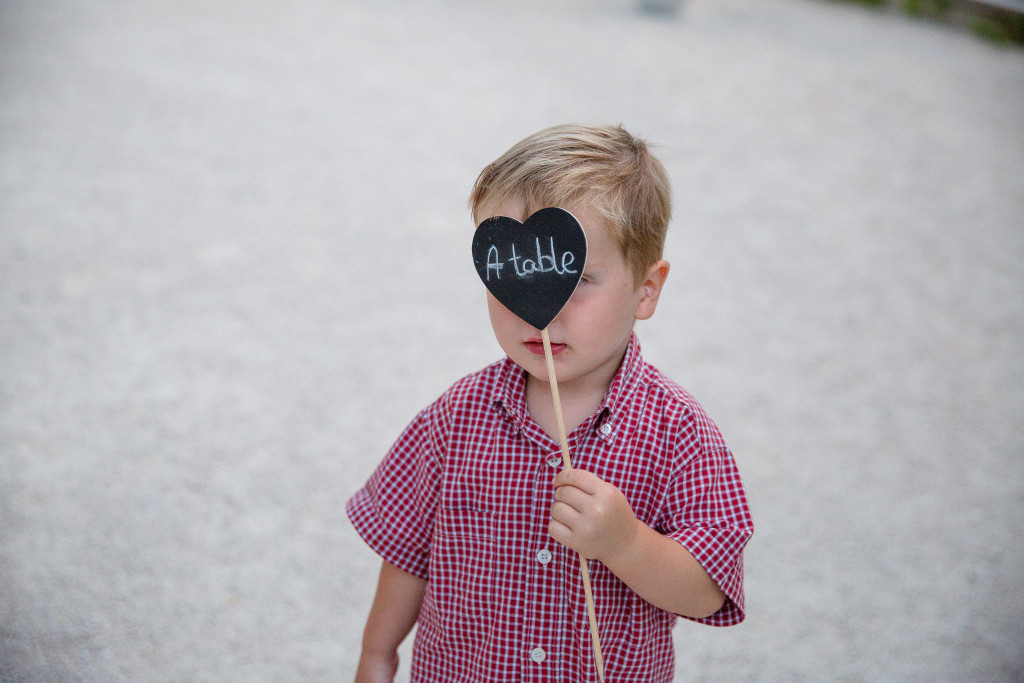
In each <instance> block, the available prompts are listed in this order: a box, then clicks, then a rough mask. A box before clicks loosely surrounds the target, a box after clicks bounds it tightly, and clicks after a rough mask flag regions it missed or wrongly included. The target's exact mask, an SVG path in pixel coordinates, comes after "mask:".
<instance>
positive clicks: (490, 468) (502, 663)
mask: <svg viewBox="0 0 1024 683" xmlns="http://www.w3.org/2000/svg"><path fill="white" fill-rule="evenodd" d="M524 392H525V377H524V373H523V370H522V369H521V368H519V367H518V366H517V365H515V364H514V363H513V362H512V361H510V360H509V359H508V358H506V359H504V360H503V361H501V362H498V363H495V364H493V365H491V366H489V367H487V368H485V369H483V370H481V371H479V372H476V373H474V374H472V375H469V376H468V377H465V378H463V379H462V380H460V381H459V382H457V383H456V384H455V385H453V386H452V387H451V388H450V389H449V390H448V391H447V392H445V394H444V395H442V396H441V398H440V399H438V400H437V401H436V402H435V403H433V404H432V405H430V406H429V407H427V408H426V409H425V410H424V411H423V412H421V413H420V414H419V416H417V417H416V419H415V420H413V422H412V423H411V424H410V425H409V426H408V427H407V428H406V430H405V432H404V433H403V434H402V435H401V437H400V438H399V439H398V441H397V442H395V444H394V446H393V447H392V448H391V451H390V452H389V453H388V455H387V457H386V458H385V459H384V461H383V462H382V463H381V464H380V465H379V466H378V468H377V470H376V471H375V472H374V473H373V475H372V476H371V478H370V480H369V481H368V482H367V484H366V486H365V487H364V488H363V489H361V490H360V491H358V492H357V493H356V494H355V495H354V496H353V497H352V498H351V499H350V500H349V501H348V505H347V510H348V514H349V517H350V519H351V520H352V523H353V525H354V526H355V528H356V530H357V531H358V532H359V534H360V535H361V536H362V537H363V539H364V540H365V541H366V542H367V543H368V544H369V545H370V546H371V547H372V548H373V549H374V550H375V551H376V552H377V553H378V554H380V555H381V556H382V557H383V558H384V559H385V560H387V561H388V562H390V563H392V564H394V565H396V566H397V567H399V568H400V569H402V570H404V571H406V572H408V573H410V574H413V575H415V576H418V577H421V578H423V579H427V580H428V584H427V591H426V595H425V597H424V600H423V606H422V608H421V610H420V615H419V626H418V629H417V632H416V640H415V643H414V646H413V662H412V673H413V680H414V681H472V682H474V683H476V682H479V681H564V682H566V683H570V682H571V683H576V682H578V681H597V671H596V667H595V665H594V658H593V654H592V652H591V642H590V632H589V626H588V621H587V612H586V602H585V598H584V593H583V587H582V583H581V579H580V570H579V560H578V559H577V556H576V553H575V552H574V551H572V550H570V549H568V548H566V547H564V546H561V545H559V544H558V543H557V542H555V541H554V540H553V539H552V538H551V537H550V536H549V535H548V531H547V528H548V518H549V514H550V509H551V505H552V503H553V502H554V488H553V487H552V485H551V479H552V478H553V477H554V475H555V473H556V472H557V471H558V470H559V469H560V468H561V466H562V461H561V453H560V450H559V445H558V443H557V442H556V441H555V440H553V439H551V438H550V437H549V436H548V435H547V434H545V433H544V432H543V431H542V430H541V429H540V427H539V426H538V425H537V424H536V423H535V422H534V421H533V420H532V419H531V418H530V417H529V414H528V412H527V408H526V398H525V393H524ZM569 448H570V451H571V453H572V462H573V467H575V468H579V469H584V470H587V471H589V472H592V473H594V474H596V475H597V476H599V477H600V478H601V479H603V480H605V481H607V482H609V483H612V484H614V485H615V486H617V487H618V488H619V489H620V490H621V491H622V492H623V493H624V494H625V496H626V498H627V499H628V500H629V503H630V505H631V506H632V508H633V512H634V513H635V514H636V515H637V517H638V518H639V519H640V520H641V521H643V522H644V523H646V524H647V525H649V526H651V527H652V528H654V529H655V530H657V531H659V532H661V533H663V534H666V535H668V536H670V537H671V538H674V539H676V540H677V541H678V542H679V543H681V544H682V545H683V546H684V547H685V548H686V549H687V550H688V551H689V552H690V553H691V554H692V555H693V556H694V557H695V558H696V559H697V560H698V561H699V562H700V563H701V565H702V566H703V567H704V569H705V570H706V571H707V572H708V574H710V576H711V578H712V579H714V580H715V582H716V583H717V584H718V585H719V586H720V587H721V588H722V590H723V591H724V592H725V594H726V596H727V600H726V603H725V605H724V606H723V607H722V609H721V610H719V611H718V612H717V613H715V614H713V615H711V616H710V617H707V618H706V619H698V620H697V621H700V622H703V623H707V624H712V625H716V626H726V625H730V624H735V623H738V622H740V621H742V619H743V616H744V607H743V560H742V550H743V547H744V545H745V544H746V543H747V541H748V540H749V539H750V536H751V534H752V533H753V523H752V521H751V517H750V512H749V510H748V508H747V502H746V496H745V494H744V491H743V485H742V484H741V482H740V477H739V473H738V472H737V470H736V465H735V462H734V461H733V458H732V455H731V453H730V452H729V450H728V448H727V447H726V445H725V442H724V441H723V439H722V436H721V434H720V433H719V431H718V429H717V428H716V427H715V425H714V423H713V422H712V421H711V419H710V418H709V417H708V416H707V415H706V414H705V413H704V411H703V409H702V408H701V407H700V406H699V405H698V404H697V402H696V401H695V400H694V399H693V397H692V396H690V395H689V394H688V393H686V392H685V391H684V390H683V389H681V388H680V387H679V386H678V385H676V384H675V383H673V382H672V381H671V380H669V379H668V378H666V377H665V376H664V375H662V374H661V373H660V372H659V371H658V370H656V369H655V368H654V367H652V366H650V365H648V364H647V363H646V362H644V361H643V359H642V358H641V355H640V346H639V343H638V341H637V339H636V337H635V336H634V337H633V339H632V340H631V342H630V345H629V348H628V350H627V351H626V355H625V358H624V360H623V362H622V365H621V367H620V368H619V371H618V373H617V374H616V376H615V378H614V379H613V381H612V384H611V386H610V387H609V390H608V393H607V395H606V396H605V399H604V402H603V404H602V406H601V408H600V409H599V410H598V411H597V413H596V414H595V415H593V416H592V417H591V418H590V419H589V420H586V421H584V422H583V424H581V425H580V426H579V427H578V428H577V429H576V430H575V431H574V432H573V433H572V434H571V435H570V436H569ZM589 564H590V576H591V581H592V584H593V589H594V601H595V603H596V609H597V620H598V631H599V634H600V638H601V650H602V654H603V656H604V665H605V675H606V679H607V680H608V681H610V682H613V683H614V682H618V681H645V682H648V681H650V682H655V681H669V680H671V679H672V675H673V668H674V653H673V648H672V638H671V628H672V626H673V624H674V623H675V620H676V616H675V615H673V614H670V613H668V612H666V611H664V610H661V609H658V608H656V607H654V606H652V605H651V604H650V603H648V602H647V601H645V600H643V599H642V598H640V597H639V596H638V595H637V594H636V593H634V592H633V591H632V590H630V589H629V588H628V587H627V586H626V585H625V584H623V583H622V582H621V581H619V579H618V578H617V577H616V576H615V575H614V574H612V573H611V572H610V571H609V570H608V569H606V568H605V567H604V565H602V564H601V563H600V562H597V561H594V560H591V561H590V563H589Z"/></svg>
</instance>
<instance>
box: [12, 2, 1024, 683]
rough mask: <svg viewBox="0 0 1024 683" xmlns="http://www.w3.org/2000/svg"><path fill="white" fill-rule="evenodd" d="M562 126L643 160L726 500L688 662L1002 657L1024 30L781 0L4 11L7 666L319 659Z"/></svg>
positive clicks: (1022, 511)
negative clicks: (734, 597) (1019, 34)
mask: <svg viewBox="0 0 1024 683" xmlns="http://www.w3.org/2000/svg"><path fill="white" fill-rule="evenodd" d="M568 121H604V122H613V123H614V122H623V123H624V124H625V125H626V126H627V127H628V128H630V129H631V130H633V131H634V132H636V133H638V134H640V135H642V136H645V137H647V138H649V139H650V140H651V141H653V142H655V143H657V144H658V145H659V154H660V156H661V157H662V158H663V160H664V161H665V163H666V165H667V166H668V168H669V172H670V174H671V175H672V178H673V182H674V186H675V193H676V212H675V218H674V221H673V227H672V231H671V234H670V239H669V244H668V248H667V250H668V254H667V256H668V258H669V259H670V260H671V261H672V263H673V271H672V276H671V278H670V280H669V284H668V286H667V289H666V292H665V294H664V296H663V298H662V303H661V306H660V308H659V311H658V314H657V315H656V316H655V317H654V318H653V319H652V320H651V321H648V322H645V323H643V324H642V325H641V326H640V328H639V333H640V336H641V339H642V340H643V343H644V350H645V354H646V356H647V357H648V359H649V360H651V361H652V362H654V363H655V364H656V365H658V366H659V367H661V369H663V370H665V371H666V372H667V373H668V374H669V375H671V376H672V377H674V378H675V379H677V380H678V381H680V382H681V383H682V384H683V385H684V386H686V387H688V388H689V389H690V390H691V391H692V392H693V393H694V394H695V395H696V396H697V397H698V398H699V399H700V400H701V401H702V403H703V404H704V405H705V407H706V408H707V409H708V410H709V412H710V413H711V415H712V416H714V417H715V418H716V420H717V421H718V422H719V425H720V427H721V428H722V431H723V432H724V434H725V436H726V438H727V439H728V440H729V442H730V444H731V445H732V446H733V448H734V450H735V453H736V458H737V460H738V462H739V464H740V468H741V472H742V473H743V475H744V479H745V482H746V485H747V488H748V492H749V495H750V499H751V504H752V507H753V511H754V515H755V522H756V524H757V533H756V534H755V536H754V539H753V541H752V542H751V544H750V546H749V547H748V551H747V553H746V563H747V585H746V588H747V596H748V610H749V615H748V618H747V621H746V622H745V623H744V624H742V625H740V626H738V627H734V628H729V629H712V628H708V627H702V626H697V625H694V624H690V623H681V624H680V625H679V627H678V628H677V630H676V636H677V645H678V647H677V650H678V680H680V681H718V680H723V681H929V682H931V681H964V680H979V681H981V680H983V681H1012V680H1024V621H1022V619H1021V615H1022V614H1024V592H1022V591H1021V585H1022V573H1024V570H1022V567H1024V545H1022V543H1021V540H1020V529H1021V528H1022V527H1024V462H1022V452H1024V414H1022V413H1024V265H1022V257H1024V222H1022V219H1021V215H1022V209H1024V51H1021V50H1020V49H1017V48H1005V47H998V46H994V45H992V44H989V43H986V42H983V41H980V40H977V39H975V38H972V37H970V36H968V35H964V34H961V33H958V32H955V31H952V30H950V29H947V28H943V27H941V26H937V25H934V24H928V23H923V22H915V21H913V20H910V19H907V18H905V17H901V16H899V15H894V14H886V13H876V12H871V11H868V10H865V9H863V8H860V7H857V6H853V5H847V4H834V3H827V2H826V3H821V2H812V1H810V0H692V1H691V2H689V3H688V4H687V5H686V7H685V10H684V11H683V12H682V13H681V14H679V15H677V16H674V17H673V16H655V15H652V14H650V13H644V12H641V11H639V10H638V9H637V8H636V7H634V6H633V5H632V4H630V3H628V2H613V1H610V0H609V1H604V0H588V1H587V2H583V1H582V0H579V1H574V0H551V1H545V2H541V0H525V1H523V2H516V3H499V2H496V1H494V0H480V1H477V2H470V1H469V0H450V1H448V2H445V1H443V0H408V1H405V0H381V1H380V2H374V3H371V2H355V1H353V2H341V1H339V0H297V1H296V2H293V3H287V4H278V3H253V2H241V1H240V0H225V1H224V2H217V3H206V2H198V1H196V0H176V1H175V2H160V1H158V0H140V1H137V2H127V0H113V1H104V2H100V1H96V2H86V1H85V0H79V1H75V0H68V1H66V2H62V1H59V0H54V1H41V2H28V1H27V0H8V1H6V2H3V3H2V4H0V680H2V681H5V682H7V681H10V682H15V681H17V682H22V681H26V682H36V681H39V682H42V681H88V682H103V683H106V682H108V681H292V680H294V681H329V680H349V679H351V677H352V673H353V671H354V667H355V664H356V661H357V657H358V651H359V640H360V631H361V628H362V623H363V620H364V618H365V614H366V612H367V610H368V608H369V603H370V599H371V597H372V593H373V589H374V582H375V578H376V571H377V566H378V560H377V558H376V557H375V556H374V555H373V553H372V552H371V551H369V550H368V549H367V548H366V546H364V545H363V544H362V543H361V541H359V539H358V538H357V536H356V534H355V533H354V532H353V530H352V528H351V526H350V525H349V523H348V521H347V519H346V517H345V514H344V509H343V506H344V502H345V500H346V498H347V497H348V496H349V495H350V494H351V493H352V492H353V491H354V490H355V489H356V488H358V486H360V485H361V483H362V482H363V481H364V480H365V478H366V477H367V476H368V475H369V473H370V471H371V470H372V468H373V467H374V465H375V464H376V462H377V461H378V459H379V458H380V457H381V455H382V454H383V452H384V451H385V449H386V448H387V446H388V445H389V444H390V442H391V441H392V440H393V439H394V438H395V436H396V435H397V433H398V432H399V430H400V429H401V428H402V427H403V426H404V425H405V423H406V422H407V421H408V420H409V419H410V418H411V417H412V416H413V415H414V414H415V413H416V411H417V410H419V408H421V407H422V406H423V405H425V404H426V403H427V402H429V401H430V400H432V399H433V398H434V397H436V396H437V395H438V394H439V393H440V392H441V391H443V390H444V389H445V388H446V387H447V386H448V385H449V384H450V383H451V382H452V381H454V380H455V379H456V378H458V377H460V376H462V375H463V374H465V373H467V372H470V371H472V370H474V369H476V368H478V367H480V366H482V365H484V364H486V363H488V362H490V361H492V360H494V359H496V358H497V357H498V354H499V353H500V351H499V349H498V346H497V344H496V343H495V342H494V340H493V339H492V337H491V334H490V329H489V326H488V323H487V319H486V312H485V310H484V306H483V290H482V287H481V286H480V284H479V282H478V280H477V279H476V274H475V272H474V271H473V268H472V266H471V265H470V258H469V242H470V235H471V232H472V228H473V226H472V221H471V220H470V218H469V216H468V213H467V211H466V208H465V200H466V195H467V193H468V190H469V187H470V185H471V183H472V181H473V178H474V177H475V175H476V173H477V172H478V171H479V169H480V168H481V167H482V166H483V165H484V164H486V163H487V162H489V161H490V160H491V159H493V158H494V157H496V156H497V155H498V154H500V153H501V152H502V151H504V150H505V149H506V148H507V147H508V146H509V145H511V144H512V143H513V142H515V141H516V140H518V139H520V138H521V137H523V136H524V135H526V134H528V133H530V132H533V131H535V130H537V129H539V128H542V127H546V126H548V125H552V124H555V123H562V122H568ZM405 652H406V655H407V653H408V650H407V649H406V651H405ZM405 675H406V676H407V674H405Z"/></svg>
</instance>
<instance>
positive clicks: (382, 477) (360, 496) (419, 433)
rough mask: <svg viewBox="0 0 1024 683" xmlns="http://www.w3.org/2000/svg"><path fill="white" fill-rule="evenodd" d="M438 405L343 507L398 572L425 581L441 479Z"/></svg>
mask: <svg viewBox="0 0 1024 683" xmlns="http://www.w3.org/2000/svg"><path fill="white" fill-rule="evenodd" d="M440 413H441V409H440V405H439V403H435V404H433V405H431V406H430V407H428V408H426V409H425V410H424V411H423V412H421V413H420V414H419V415H418V416H417V417H416V419H415V420H413V421H412V422H411V423H410V424H409V426H408V427H406V428H405V431H404V432H402V435H401V436H400V437H399V438H398V440H397V441H396V442H395V443H394V445H393V446H392V447H391V449H390V450H389V451H388V453H387V455H386V456H385V458H384V460H383V461H381V463H380V465H378V466H377V469H376V470H375V471H374V472H373V474H372V475H371V476H370V479H369V480H368V481H367V483H366V485H365V486H364V487H363V488H361V489H360V490H359V491H357V492H356V493H355V495H353V496H352V497H351V498H350V499H349V501H348V503H347V504H346V506H345V510H346V512H347V513H348V516H349V519H350V520H351V521H352V525H353V526H354V527H355V529H356V531H357V532H358V533H359V535H360V536H361V537H362V538H363V540H364V541H366V544H367V545H369V546H370V547H371V548H372V549H373V550H374V551H375V552H376V553H377V554H378V555H380V556H381V557H382V558H383V559H384V560H385V561H387V562H390V563H391V564H393V565H395V566H396V567H398V568H399V569H401V570H403V571H405V572H407V573H409V574H412V575H414V576H418V577H419V578H422V579H426V578H428V574H429V556H430V540H431V535H432V533H433V526H434V518H435V509H436V505H437V500H438V490H439V486H440V476H441V474H440V473H441V466H440V462H441V453H443V448H444V445H443V442H444V438H443V435H444V430H443V420H441V419H440Z"/></svg>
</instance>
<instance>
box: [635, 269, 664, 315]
mask: <svg viewBox="0 0 1024 683" xmlns="http://www.w3.org/2000/svg"><path fill="white" fill-rule="evenodd" d="M668 270H669V262H668V261H666V260H665V259H662V260H660V261H658V262H656V263H654V264H653V265H651V267H650V268H648V269H647V277H646V278H644V281H643V283H642V284H641V285H640V302H639V303H638V304H637V307H636V316H635V317H636V319H637V320H647V319H648V318H650V317H651V316H652V315H654V309H656V308H657V307H658V297H659V296H661V288H662V287H664V286H665V279H666V278H667V277H668Z"/></svg>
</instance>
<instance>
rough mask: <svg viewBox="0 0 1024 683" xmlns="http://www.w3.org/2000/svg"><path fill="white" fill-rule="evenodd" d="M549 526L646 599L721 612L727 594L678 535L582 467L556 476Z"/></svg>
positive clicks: (700, 612) (690, 611)
mask: <svg viewBox="0 0 1024 683" xmlns="http://www.w3.org/2000/svg"><path fill="white" fill-rule="evenodd" d="M554 483H555V486H556V487H557V488H556V491H555V504H554V505H553V506H552V508H551V522H550V523H549V525H548V531H549V533H550V534H551V536H552V538H554V539H555V540H556V541H558V542H559V543H561V544H562V545H565V546H568V547H570V548H572V549H573V550H575V551H576V552H578V553H580V554H582V555H583V556H584V557H587V558H591V559H595V560H600V561H601V562H602V563H603V564H604V565H605V566H606V567H608V569H610V570H611V571H612V572H613V573H614V574H615V575H616V576H618V577H619V579H621V580H622V582H623V583H625V584H626V585H627V586H629V587H630V588H631V589H633V591H634V592H635V593H636V594H637V595H639V596H640V597H642V598H643V599H644V600H646V601H647V602H649V603H651V604H652V605H654V606H656V607H660V608H662V609H664V610H667V611H669V612H674V613H675V614H682V615H684V616H688V617H693V618H701V617H707V616H710V615H712V614H714V613H715V612H717V611H718V610H719V609H720V608H721V607H722V605H723V604H724V603H725V594H724V593H723V592H722V590H721V589H720V588H719V587H718V586H717V585H716V584H715V582H714V581H712V580H711V577H709V576H708V574H707V572H705V571H704V568H703V567H701V565H700V563H698V562H697V560H695V559H694V558H693V555H691V554H690V553H689V552H687V550H686V549H685V548H684V547H683V546H682V545H680V544H679V543H678V542H676V541H675V540H673V539H671V538H668V537H667V536H663V535H662V534H660V533H658V532H657V531H655V530H654V529H652V528H650V527H649V526H647V525H646V524H644V523H642V522H641V521H640V520H638V519H637V518H636V515H634V514H633V510H632V508H630V506H629V502H628V501H627V500H626V497H625V496H624V495H623V494H622V492H621V491H619V489H617V488H616V487H614V486H612V485H611V484H609V483H607V482H605V481H603V480H601V479H600V478H599V477H597V476H596V475H594V474H591V473H590V472H585V471H583V470H562V471H561V472H559V473H558V476H557V477H555V481H554Z"/></svg>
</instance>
